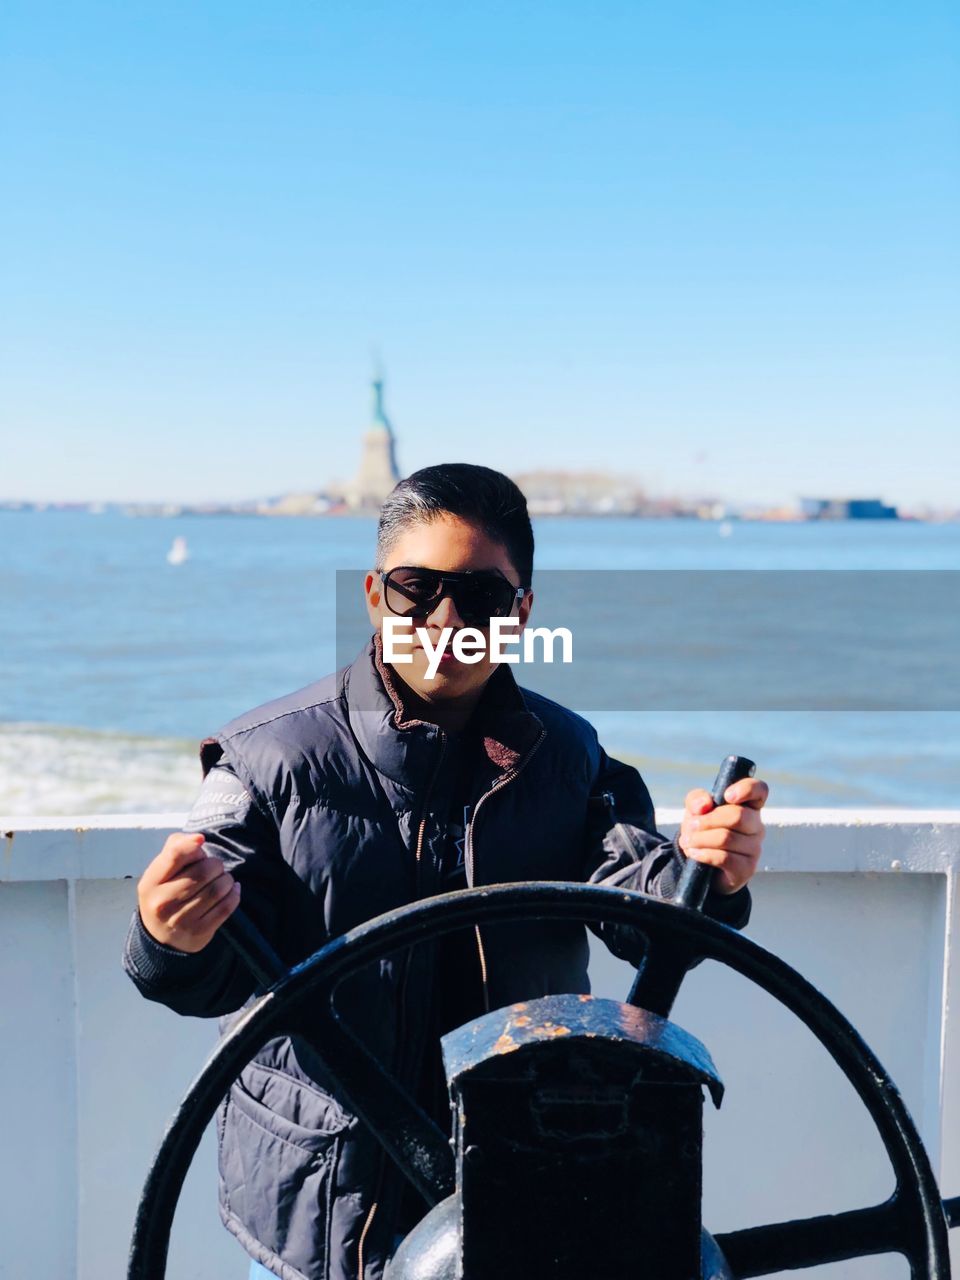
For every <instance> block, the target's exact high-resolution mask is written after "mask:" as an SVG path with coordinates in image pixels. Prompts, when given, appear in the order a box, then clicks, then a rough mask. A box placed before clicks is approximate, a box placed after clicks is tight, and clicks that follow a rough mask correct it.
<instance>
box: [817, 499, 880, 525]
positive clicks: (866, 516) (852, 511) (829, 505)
mask: <svg viewBox="0 0 960 1280" xmlns="http://www.w3.org/2000/svg"><path fill="white" fill-rule="evenodd" d="M800 510H801V512H802V513H803V516H804V518H805V519H807V520H896V519H897V508H896V507H888V506H887V505H886V504H885V503H883V502H881V501H880V499H879V498H801V499H800Z"/></svg>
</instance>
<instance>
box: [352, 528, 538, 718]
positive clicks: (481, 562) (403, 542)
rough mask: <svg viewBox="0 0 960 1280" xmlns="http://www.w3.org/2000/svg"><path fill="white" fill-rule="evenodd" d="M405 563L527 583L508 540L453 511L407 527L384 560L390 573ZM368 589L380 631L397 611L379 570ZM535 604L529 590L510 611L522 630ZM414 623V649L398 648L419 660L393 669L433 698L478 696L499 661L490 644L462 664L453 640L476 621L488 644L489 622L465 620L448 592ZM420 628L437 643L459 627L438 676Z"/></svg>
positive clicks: (372, 614) (371, 612) (366, 585)
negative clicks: (387, 596)
mask: <svg viewBox="0 0 960 1280" xmlns="http://www.w3.org/2000/svg"><path fill="white" fill-rule="evenodd" d="M400 565H404V566H408V567H418V568H423V569H438V570H441V571H444V572H447V573H464V572H466V571H468V570H471V571H478V570H479V571H482V572H491V571H495V570H499V571H500V573H502V574H503V575H504V576H505V577H506V578H507V579H508V580H509V581H510V582H511V583H512V584H513V585H514V586H515V587H518V586H521V585H523V584H522V583H521V580H520V574H519V573H518V572H517V570H516V568H515V567H514V565H513V564H512V563H511V560H510V557H509V555H508V554H507V550H506V548H505V547H504V546H503V545H502V543H499V542H494V541H492V540H491V539H490V538H488V537H487V535H486V534H485V533H484V532H483V530H482V529H480V528H478V527H477V526H476V525H474V524H471V523H469V522H468V521H466V520H462V519H460V518H459V517H458V516H453V515H442V516H438V517H437V518H436V519H434V520H431V521H429V522H426V521H423V522H419V523H417V524H415V525H411V526H410V527H409V528H408V529H405V530H404V532H403V533H402V534H401V535H400V537H399V538H398V539H397V541H396V542H395V543H394V545H393V547H392V548H391V549H390V552H389V554H388V555H387V557H386V559H385V560H384V564H383V570H384V572H385V573H386V572H387V571H388V570H390V569H393V568H396V567H397V566H400ZM364 592H365V593H366V598H367V612H368V613H369V615H370V621H371V623H372V624H373V626H374V627H376V629H377V630H378V631H380V630H381V628H382V626H383V619H384V618H385V617H390V616H391V611H390V609H389V608H388V607H387V603H386V601H385V600H384V598H383V586H382V582H381V579H380V575H379V574H377V573H373V572H370V573H368V574H367V575H366V578H365V579H364ZM532 604H533V592H532V591H527V592H526V594H525V595H524V597H523V599H522V600H521V601H520V603H519V608H516V607H515V608H514V610H513V612H512V613H511V615H510V616H511V617H516V618H517V619H518V621H519V626H518V627H517V628H516V632H517V633H518V634H519V633H520V632H522V630H523V628H524V626H526V622H527V617H528V616H529V613H530V607H531V605H532ZM393 616H397V615H393ZM410 622H411V623H412V625H413V643H412V647H411V646H409V645H402V646H398V652H401V653H404V654H407V653H409V654H411V656H412V658H413V661H412V662H407V663H399V664H397V663H395V664H394V665H393V670H394V671H395V672H396V674H397V675H398V676H399V677H400V678H401V679H402V680H403V682H404V683H405V684H407V685H409V686H410V688H412V689H413V690H414V691H415V692H416V693H418V694H419V695H420V697H421V698H424V699H426V701H428V702H439V701H445V700H448V699H453V698H462V697H465V696H466V697H476V696H477V695H478V694H479V692H480V691H481V690H482V689H483V686H484V685H485V684H486V682H487V681H488V680H489V679H490V677H491V675H492V674H493V672H494V669H495V666H496V664H495V663H492V662H491V661H490V658H489V656H488V653H487V650H486V647H485V649H484V652H483V655H482V657H481V659H480V661H479V662H474V663H466V662H461V661H460V660H459V659H458V658H456V657H455V656H454V654H453V651H452V645H453V638H454V636H455V635H456V633H457V632H458V631H460V630H462V629H463V628H464V627H466V626H468V625H472V626H476V627H477V629H478V630H480V631H481V633H482V634H483V636H484V641H485V646H486V644H487V642H489V636H490V628H489V625H487V626H486V627H480V626H478V624H477V623H467V622H465V621H464V620H463V618H461V617H460V615H459V614H458V612H457V607H456V605H455V604H454V602H453V600H452V599H451V598H450V596H448V595H447V596H444V597H443V598H442V599H440V600H439V601H438V602H437V603H436V604H435V605H433V606H432V608H431V611H430V612H429V613H428V614H425V615H415V616H413V617H412V618H410ZM418 627H422V628H424V629H425V630H426V631H427V633H428V635H429V638H430V643H431V644H432V645H434V646H436V645H437V643H438V642H439V640H440V634H441V632H442V630H443V628H444V627H451V628H452V629H453V634H452V635H451V636H450V637H449V640H448V643H447V647H446V650H445V656H444V657H443V658H442V659H441V661H440V665H439V667H438V668H437V672H436V675H435V676H434V677H433V678H432V679H430V678H429V677H428V676H427V666H428V655H427V653H426V651H425V650H424V648H423V645H422V644H421V643H420V640H419V639H418V637H417V635H416V628H418ZM401 634H402V633H401ZM511 634H512V633H511ZM510 651H511V652H513V653H516V652H517V646H516V645H512V646H511V649H510Z"/></svg>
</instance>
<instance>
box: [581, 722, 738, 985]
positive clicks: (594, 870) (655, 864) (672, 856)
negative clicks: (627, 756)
mask: <svg viewBox="0 0 960 1280" xmlns="http://www.w3.org/2000/svg"><path fill="white" fill-rule="evenodd" d="M587 808H588V812H587V824H586V832H585V839H584V866H583V875H582V878H583V879H584V880H586V881H588V882H589V883H590V884H610V885H616V886H617V887H623V888H626V889H636V890H639V891H640V892H641V893H646V894H650V895H651V896H653V897H657V898H666V899H670V898H672V897H673V895H674V893H675V892H676V889H677V883H678V881H679V879H680V872H681V870H682V868H683V863H684V854H683V851H682V850H681V849H680V847H679V846H678V844H677V842H676V838H675V837H671V836H665V835H662V834H661V833H660V832H659V831H658V830H657V825H656V815H655V812H654V807H653V801H652V799H651V798H650V792H649V791H648V790H647V787H646V784H645V782H644V781H643V779H642V778H641V776H640V774H639V773H638V772H637V770H636V769H635V768H634V767H633V766H632V765H629V764H624V763H623V762H622V761H620V760H615V759H613V757H611V756H608V755H607V753H606V752H605V751H604V750H603V748H602V747H601V749H600V764H599V768H598V770H597V773H596V776H595V777H594V779H593V784H592V787H591V791H590V799H589V802H588V806H587ZM750 905H751V904H750V890H749V889H748V888H747V886H746V885H744V887H743V888H742V889H738V890H737V892H736V893H731V894H722V893H718V892H716V891H715V890H713V889H711V890H710V892H709V893H708V894H707V898H706V902H705V903H704V908H703V911H704V914H705V915H708V916H711V917H712V918H713V919H715V920H719V921H720V922H721V923H723V924H727V925H731V926H732V927H733V928H735V929H742V928H743V927H744V925H746V923H747V921H748V920H749V918H750ZM591 928H593V931H594V933H596V934H597V936H598V937H599V938H601V939H602V940H603V942H604V943H605V944H606V946H607V947H608V948H609V949H610V950H611V951H612V952H613V953H614V955H617V956H619V957H620V958H621V959H623V960H629V961H630V963H631V964H638V963H639V962H640V959H641V958H642V955H643V939H642V938H641V937H640V936H639V935H638V934H637V933H635V932H634V931H633V930H631V929H623V928H616V927H613V926H610V925H597V926H591Z"/></svg>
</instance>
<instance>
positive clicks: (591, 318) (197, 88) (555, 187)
mask: <svg viewBox="0 0 960 1280" xmlns="http://www.w3.org/2000/svg"><path fill="white" fill-rule="evenodd" d="M958 142H960V18H958V13H957V10H956V8H955V6H953V5H952V4H948V3H926V2H925V0H919V2H918V3H906V2H905V0H904V2H903V3H896V4H890V3H882V0H879V2H878V0H871V3H865V2H860V0H850V2H849V3H842V4H841V3H838V2H837V0H831V3H817V0H809V2H807V3H804V4H764V3H760V2H759V0H757V2H756V3H751V4H743V3H735V2H734V3H722V4H717V3H715V0H713V2H711V3H688V2H687V0H678V2H676V3H669V4H666V3H660V4H657V5H652V4H645V3H641V2H640V0H630V2H629V3H609V2H608V0H591V3H589V4H588V3H586V2H585V0H581V2H580V3H576V4H573V3H565V2H563V0H553V2H552V3H549V4H547V3H539V2H537V3H522V4H516V3H512V4H501V3H485V4H481V5H475V6H451V5H440V4H435V3H428V2H424V3H414V2H413V0H403V2H402V3H401V2H400V0H396V2H395V3H381V4H373V3H356V0H354V2H353V3H341V2H340V0H336V2H331V3H321V2H320V0H312V2H311V3H309V4H308V3H286V2H284V0H280V2H278V3H276V4H269V5H268V4H264V3H261V4H256V5H255V4H251V3H248V2H247V0H233V2H232V3H230V4H226V3H197V2H196V0H193V2H191V3H183V2H181V0H173V2H169V3H164V4H162V5H160V4H150V5H146V4H142V3H136V2H133V3H131V2H129V0H126V2H125V3H122V4H121V3H116V4H97V3H90V2H89V0H78V2H77V3H73V4H66V3H63V0H61V2H60V3H58V4H56V5H50V4H47V3H44V0H29V2H26V3H25V2H24V0H7V3H6V4H5V5H4V6H3V9H2V12H0V165H2V172H3V174H4V179H3V187H4V197H3V200H2V201H0V232H2V238H0V244H2V260H0V292H2V297H3V306H2V308H0V362H2V369H0V373H2V384H3V389H2V392H0V397H2V398H0V412H2V424H0V431H2V441H0V497H31V498H41V499H57V498H94V499H108V498H144V499H149V498H173V499H199V498H223V499H228V498H240V497H249V496H256V495H260V494H267V493H276V492H282V491H284V490H288V489H296V488H312V487H319V486H322V484H323V482H324V481H325V480H327V479H330V478H334V477H339V478H346V477H348V476H349V475H350V474H352V472H353V470H354V469H355V467H356V464H357V461H358V452H359V435H360V432H361V431H362V429H363V428H364V426H365V424H366V421H367V417H368V408H369V394H368V388H367V385H366V384H367V381H368V379H369V376H370V370H371V351H372V349H377V350H379V351H380V352H381V354H382V357H383V360H384V363H385V365H386V369H387V375H388V406H389V409H390V411H391V414H392V416H393V419H394V422H395V425H396V428H397V433H398V437H399V450H398V452H399V458H400V463H401V466H402V467H403V469H404V470H412V469H414V468H415V467H418V466H423V465H426V464H428V463H431V462H437V461H443V460H450V459H462V460H469V461H479V462H485V463H487V464H488V465H492V466H497V467H500V468H501V469H503V470H507V471H511V472H517V471H520V470H524V469H528V468H531V467H541V466H554V467H569V468H576V467H590V468H610V469H618V470H626V471H630V472H632V473H635V474H636V475H637V476H638V477H640V478H641V480H643V481H645V482H646V483H647V485H648V487H649V488H651V489H652V490H654V491H656V492H660V493H679V494H692V493H712V494H716V495H718V496H721V497H727V498H731V499H735V500H740V499H758V500H760V499H762V500H767V501H788V500H790V499H792V498H794V497H796V496H797V495H798V494H801V493H823V494H845V493H855V494H867V495H874V494H876V495H881V496H883V497H885V498H886V499H887V500H892V501H899V502H907V503H914V502H920V501H925V500H926V501H930V502H934V503H951V504H954V505H955V503H956V500H957V490H956V476H957V475H958V474H960V444H958V439H960V430H958V417H960V415H958V407H960V365H958V360H957V351H958V350H960V343H958V339H960V288H958V286H960V245H958V227H960V156H958Z"/></svg>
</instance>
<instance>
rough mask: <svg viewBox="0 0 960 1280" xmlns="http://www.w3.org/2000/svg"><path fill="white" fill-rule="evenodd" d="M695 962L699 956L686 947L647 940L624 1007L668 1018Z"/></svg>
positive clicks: (662, 939) (660, 940)
mask: <svg viewBox="0 0 960 1280" xmlns="http://www.w3.org/2000/svg"><path fill="white" fill-rule="evenodd" d="M682 909H683V908H681V907H675V908H674V910H676V911H680V910H682ZM697 959H699V954H698V953H697V952H696V951H695V950H693V949H692V948H691V947H690V945H689V944H679V943H678V942H676V941H674V940H671V939H668V938H656V939H654V938H649V939H648V940H647V946H646V950H645V952H644V955H643V960H642V961H641V963H640V967H639V968H638V969H637V976H636V977H635V978H634V980H633V986H632V987H631V988H630V994H629V995H628V996H627V1004H632V1005H634V1006H635V1007H636V1008H638V1009H647V1010H649V1012H650V1013H657V1014H659V1015H660V1017H661V1018H669V1017H670V1011H671V1009H672V1008H673V1004H674V1001H675V1000H676V998H677V994H678V992H679V991H680V987H681V986H682V984H683V980H684V978H685V977H686V976H687V972H688V970H689V969H690V968H691V966H692V965H693V964H694V963H695V961H696V960H697Z"/></svg>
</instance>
